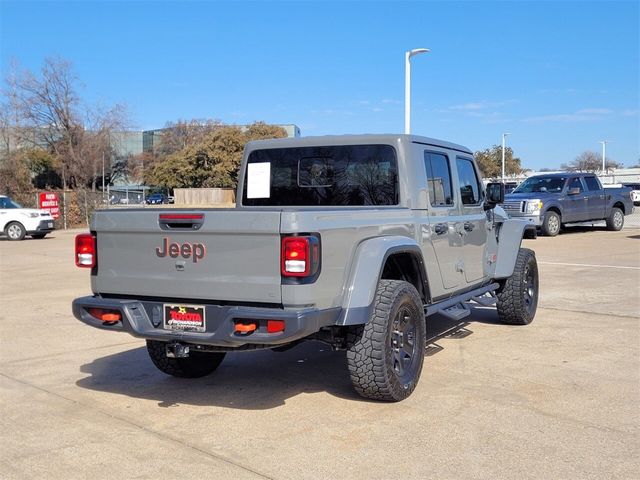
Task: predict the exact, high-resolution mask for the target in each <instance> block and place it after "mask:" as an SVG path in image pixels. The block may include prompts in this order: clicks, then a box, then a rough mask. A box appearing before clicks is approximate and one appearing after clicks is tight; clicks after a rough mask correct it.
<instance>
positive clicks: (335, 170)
mask: <svg viewBox="0 0 640 480" xmlns="http://www.w3.org/2000/svg"><path fill="white" fill-rule="evenodd" d="M242 204H243V205H245V206H277V205H282V206H330V205H337V206H340V205H344V206H350V205H397V204H398V165H397V160H396V151H395V149H394V148H393V147H392V146H390V145H348V146H324V147H298V148H273V149H265V150H254V151H253V152H251V154H250V155H249V159H248V163H247V172H246V175H245V181H244V188H243V194H242Z"/></svg>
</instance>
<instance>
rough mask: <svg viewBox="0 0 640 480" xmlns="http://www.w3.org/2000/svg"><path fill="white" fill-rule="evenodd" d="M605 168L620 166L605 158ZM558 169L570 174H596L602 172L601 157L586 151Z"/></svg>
mask: <svg viewBox="0 0 640 480" xmlns="http://www.w3.org/2000/svg"><path fill="white" fill-rule="evenodd" d="M605 167H606V170H609V169H612V168H620V167H621V164H620V163H618V162H616V161H615V160H611V159H609V158H607V160H606V164H605ZM560 168H562V169H563V170H568V171H571V172H598V171H600V170H602V155H600V154H599V153H596V152H592V151H590V150H587V151H585V152H582V153H581V154H580V155H578V156H577V157H576V158H575V159H574V160H573V161H571V162H569V163H563V164H562V165H561V166H560Z"/></svg>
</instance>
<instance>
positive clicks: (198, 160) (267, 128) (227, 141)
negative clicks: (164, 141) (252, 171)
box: [147, 122, 286, 188]
mask: <svg viewBox="0 0 640 480" xmlns="http://www.w3.org/2000/svg"><path fill="white" fill-rule="evenodd" d="M285 136H286V132H285V130H284V129H283V128H281V127H277V126H274V125H267V124H266V123H264V122H256V123H254V124H252V125H250V126H249V127H247V128H246V129H243V128H241V127H237V126H218V127H216V128H215V129H213V130H212V131H210V132H208V133H207V134H206V135H204V137H203V138H202V140H201V141H200V142H198V143H195V144H192V145H189V146H187V147H186V148H184V149H182V150H181V151H179V152H176V153H173V154H171V155H169V156H167V157H165V158H164V159H162V160H160V161H158V162H157V163H156V164H155V166H154V168H153V170H152V171H151V174H150V175H149V177H148V178H147V183H150V184H153V185H158V186H161V187H164V188H175V187H186V188H188V187H193V188H202V187H222V188H225V187H226V188H235V187H236V185H237V183H238V168H239V166H240V162H241V160H242V153H243V150H244V145H245V144H246V143H247V142H248V141H251V140H260V139H267V138H282V137H285Z"/></svg>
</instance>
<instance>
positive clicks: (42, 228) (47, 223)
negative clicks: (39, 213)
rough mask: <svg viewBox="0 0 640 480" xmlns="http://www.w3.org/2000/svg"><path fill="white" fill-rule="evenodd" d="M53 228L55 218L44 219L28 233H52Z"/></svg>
mask: <svg viewBox="0 0 640 480" xmlns="http://www.w3.org/2000/svg"><path fill="white" fill-rule="evenodd" d="M53 230H54V227H53V220H42V221H41V222H40V223H39V224H38V227H37V228H36V229H35V230H29V231H27V235H31V234H33V233H36V234H37V233H50V232H53Z"/></svg>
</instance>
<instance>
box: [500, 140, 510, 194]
mask: <svg viewBox="0 0 640 480" xmlns="http://www.w3.org/2000/svg"><path fill="white" fill-rule="evenodd" d="M507 135H511V134H510V133H503V134H502V183H504V148H505V145H504V144H505V140H506V138H507Z"/></svg>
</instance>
